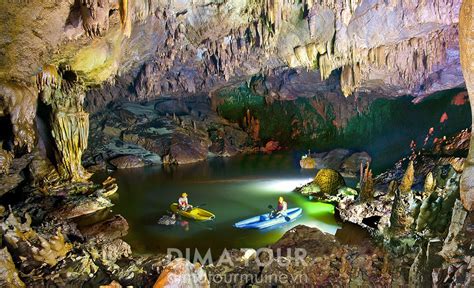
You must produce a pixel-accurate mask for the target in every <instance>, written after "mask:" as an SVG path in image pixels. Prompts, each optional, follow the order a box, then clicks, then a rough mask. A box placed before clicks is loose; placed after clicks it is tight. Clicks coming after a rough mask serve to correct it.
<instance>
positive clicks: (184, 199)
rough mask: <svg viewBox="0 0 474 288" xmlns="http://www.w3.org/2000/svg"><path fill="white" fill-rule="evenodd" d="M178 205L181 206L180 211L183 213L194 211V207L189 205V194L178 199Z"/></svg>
mask: <svg viewBox="0 0 474 288" xmlns="http://www.w3.org/2000/svg"><path fill="white" fill-rule="evenodd" d="M178 204H179V209H181V210H183V211H189V210H192V209H193V206H192V205H189V203H188V194H187V193H183V194H181V197H180V198H179V199H178Z"/></svg>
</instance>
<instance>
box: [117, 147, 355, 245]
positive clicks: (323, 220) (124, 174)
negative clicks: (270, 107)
mask: <svg viewBox="0 0 474 288" xmlns="http://www.w3.org/2000/svg"><path fill="white" fill-rule="evenodd" d="M298 161H299V155H297V154H296V153H280V154H272V155H243V156H238V157H234V158H229V159H212V160H209V161H207V162H203V163H198V164H195V165H184V166H179V167H174V168H173V169H165V168H161V167H156V168H145V169H129V170H122V171H117V172H116V173H114V174H113V176H114V177H116V178H117V181H118V184H119V187H120V188H119V191H118V197H117V198H116V199H115V200H114V202H115V204H116V206H115V207H114V208H113V210H114V212H118V213H120V214H122V215H123V216H124V217H125V218H126V219H127V220H128V222H129V224H130V231H129V235H128V236H127V237H126V240H127V241H128V242H129V243H130V244H131V245H132V247H133V249H134V251H136V252H142V253H146V252H165V251H166V249H167V248H170V247H172V248H178V249H181V250H184V249H185V248H190V249H192V250H194V249H199V250H201V251H203V250H206V249H208V248H212V249H213V251H217V252H219V251H221V250H222V249H223V248H245V247H252V248H258V247H263V246H265V245H268V244H272V243H274V242H275V241H277V240H278V239H279V238H280V237H281V236H282V235H283V233H285V232H286V231H287V230H288V229H290V228H292V227H293V226H295V225H299V224H304V225H307V226H311V227H317V228H319V229H321V230H322V231H325V232H328V233H331V234H335V233H336V231H337V230H338V229H340V228H341V226H340V225H339V224H338V223H337V222H336V220H335V218H334V214H333V213H334V208H333V206H332V205H329V204H323V203H314V202H310V201H308V200H307V199H306V198H304V197H303V196H301V195H298V194H296V193H293V192H291V191H292V190H293V189H294V188H295V187H296V186H298V185H301V184H304V183H306V182H308V181H310V180H311V178H312V177H314V174H315V173H316V171H315V170H301V169H300V168H299V165H298ZM349 182H351V181H349ZM182 192H187V193H188V194H189V199H190V202H191V204H194V205H201V204H205V206H204V207H203V208H205V209H207V210H210V211H212V212H213V213H214V214H215V215H216V219H215V220H213V221H210V222H194V221H192V220H188V221H186V222H183V223H181V225H178V226H162V225H158V224H157V221H158V219H159V218H160V216H161V215H163V214H164V213H166V211H167V210H168V209H169V205H170V203H172V202H176V201H177V199H178V197H179V195H180V194H181V193H182ZM279 196H283V197H285V199H286V201H287V202H288V204H289V207H302V208H303V209H304V212H303V216H302V217H300V218H299V219H298V220H296V221H295V222H292V223H289V224H286V225H284V226H280V227H277V228H275V229H271V230H265V231H256V230H242V229H236V228H234V227H233V226H232V224H233V223H235V222H237V221H239V220H242V219H245V218H248V217H251V216H254V215H258V214H262V213H266V212H268V208H267V206H268V205H269V204H272V205H275V204H276V201H277V199H278V197H279ZM347 229H349V230H350V227H349V228H347ZM349 232H353V231H349ZM356 233H359V232H356ZM339 234H341V231H339V232H338V235H339Z"/></svg>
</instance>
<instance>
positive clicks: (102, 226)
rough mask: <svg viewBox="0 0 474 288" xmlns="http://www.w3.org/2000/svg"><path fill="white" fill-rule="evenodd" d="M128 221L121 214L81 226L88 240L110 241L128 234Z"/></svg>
mask: <svg viewBox="0 0 474 288" xmlns="http://www.w3.org/2000/svg"><path fill="white" fill-rule="evenodd" d="M128 228H129V226H128V222H127V220H125V218H123V217H122V216H121V215H115V216H114V217H112V218H110V219H107V220H104V221H101V222H99V223H95V224H93V225H90V226H87V227H83V228H81V229H80V230H81V233H82V235H83V236H84V237H85V238H86V239H87V240H88V241H95V242H97V243H103V242H108V241H111V240H114V239H118V238H120V237H123V236H125V235H127V233H128Z"/></svg>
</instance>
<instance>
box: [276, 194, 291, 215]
mask: <svg viewBox="0 0 474 288" xmlns="http://www.w3.org/2000/svg"><path fill="white" fill-rule="evenodd" d="M287 210H288V203H286V201H285V199H283V197H279V198H278V205H277V208H276V209H275V211H274V213H273V217H275V218H276V217H280V216H285V217H286V211H287Z"/></svg>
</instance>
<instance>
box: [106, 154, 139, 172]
mask: <svg viewBox="0 0 474 288" xmlns="http://www.w3.org/2000/svg"><path fill="white" fill-rule="evenodd" d="M109 162H110V164H112V165H114V167H115V168H117V169H128V168H139V167H143V166H145V161H143V159H142V158H140V157H138V156H135V155H125V156H119V157H117V158H114V159H112V160H109Z"/></svg>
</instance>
